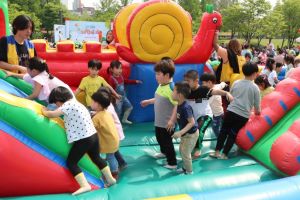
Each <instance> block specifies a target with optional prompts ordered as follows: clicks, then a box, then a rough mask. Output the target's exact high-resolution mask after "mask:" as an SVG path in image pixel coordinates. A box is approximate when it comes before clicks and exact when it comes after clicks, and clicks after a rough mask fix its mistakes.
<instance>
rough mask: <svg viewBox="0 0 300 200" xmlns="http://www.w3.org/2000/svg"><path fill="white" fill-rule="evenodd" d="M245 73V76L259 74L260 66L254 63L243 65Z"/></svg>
mask: <svg viewBox="0 0 300 200" xmlns="http://www.w3.org/2000/svg"><path fill="white" fill-rule="evenodd" d="M242 70H243V73H244V75H245V76H251V75H252V74H254V73H257V72H258V66H257V64H256V63H254V62H247V63H245V64H244V65H243V69H242Z"/></svg>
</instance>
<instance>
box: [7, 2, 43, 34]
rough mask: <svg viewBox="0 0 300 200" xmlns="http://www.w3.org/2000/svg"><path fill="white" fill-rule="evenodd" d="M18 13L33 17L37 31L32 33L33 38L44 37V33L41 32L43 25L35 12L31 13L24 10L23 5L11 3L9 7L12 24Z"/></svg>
mask: <svg viewBox="0 0 300 200" xmlns="http://www.w3.org/2000/svg"><path fill="white" fill-rule="evenodd" d="M18 15H27V16H29V17H30V18H31V19H32V21H33V23H34V25H35V32H34V33H33V34H32V38H41V37H42V33H41V32H40V27H41V22H40V19H39V18H38V17H37V16H36V15H35V14H34V13H29V12H26V11H24V10H22V7H21V6H20V5H18V4H10V5H9V7H8V18H9V23H10V24H12V22H13V20H14V19H15V18H16V17H17V16H18Z"/></svg>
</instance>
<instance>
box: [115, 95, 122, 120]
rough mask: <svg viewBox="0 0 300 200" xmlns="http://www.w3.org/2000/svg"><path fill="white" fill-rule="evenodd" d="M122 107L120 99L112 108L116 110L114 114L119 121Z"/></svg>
mask: <svg viewBox="0 0 300 200" xmlns="http://www.w3.org/2000/svg"><path fill="white" fill-rule="evenodd" d="M122 106H123V100H122V99H120V100H117V101H116V103H115V104H114V107H115V110H116V113H117V115H118V117H119V119H121V115H122Z"/></svg>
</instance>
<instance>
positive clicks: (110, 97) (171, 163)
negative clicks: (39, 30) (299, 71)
mask: <svg viewBox="0 0 300 200" xmlns="http://www.w3.org/2000/svg"><path fill="white" fill-rule="evenodd" d="M12 26H13V33H14V35H12V36H8V37H4V38H2V39H0V66H1V69H3V70H5V71H6V73H7V76H15V77H18V78H22V79H24V80H25V81H27V82H29V83H30V84H32V86H33V88H34V89H33V92H32V94H30V95H29V96H28V97H27V98H28V99H39V100H41V101H44V102H45V104H49V105H51V104H52V105H53V106H49V107H48V108H46V107H45V108H43V110H42V113H43V115H44V116H46V117H49V118H52V117H59V116H62V115H63V116H64V118H63V119H64V123H65V127H66V133H67V141H68V143H70V144H72V147H71V150H70V152H69V155H68V157H67V161H66V162H67V166H68V168H69V169H70V172H71V173H72V175H73V176H74V178H75V179H76V181H77V182H78V184H79V185H80V189H78V190H77V191H75V192H74V193H73V194H74V195H76V194H80V193H83V192H86V191H90V190H91V186H90V185H89V184H88V182H87V180H86V178H85V176H84V174H83V173H82V171H81V169H80V168H79V167H78V162H79V160H80V159H81V157H82V156H83V155H84V154H85V153H87V154H88V155H89V156H90V158H91V160H92V161H93V162H94V163H95V164H96V165H97V167H98V168H99V170H100V171H101V172H102V174H103V179H104V182H105V184H106V186H110V185H113V184H115V183H116V181H117V180H118V176H119V172H120V171H121V170H122V169H124V168H126V167H127V163H126V161H125V160H124V158H123V156H122V154H121V152H120V151H119V144H120V141H121V140H123V139H124V137H125V136H124V132H123V128H122V123H123V124H131V123H132V122H130V121H129V120H128V117H129V115H130V113H131V111H132V109H133V107H132V105H131V103H130V101H129V100H128V98H127V96H126V92H125V89H124V84H125V83H131V84H142V81H141V80H126V79H125V78H124V77H123V76H122V63H121V62H120V61H118V60H114V61H112V62H111V63H110V67H109V68H108V71H107V73H108V74H109V79H108V82H106V80H105V79H104V78H102V77H100V76H99V70H100V69H101V67H102V64H101V61H100V60H96V59H93V60H90V61H89V62H88V63H87V68H88V71H89V75H88V76H87V77H84V78H83V79H82V80H81V83H80V85H79V87H78V89H77V90H76V91H75V93H74V94H73V92H72V90H71V89H70V88H69V87H68V85H67V84H65V83H64V82H63V81H61V80H59V79H58V78H56V77H54V76H52V75H51V74H50V73H49V69H48V66H47V63H46V62H45V61H44V60H43V59H41V58H39V57H37V56H36V53H35V51H34V48H33V46H32V44H31V43H30V41H29V40H28V39H29V37H30V35H31V34H32V32H33V30H34V23H33V22H32V20H31V19H30V18H29V17H27V16H24V15H21V16H18V17H17V18H16V19H15V20H14V22H13V25H12ZM108 38H110V39H109V40H111V36H108ZM111 41H112V40H111ZM111 41H106V42H107V43H109V42H111ZM214 49H215V51H216V55H217V57H215V58H214V59H220V60H221V65H220V67H219V68H218V69H217V72H216V74H214V73H204V74H202V75H200V74H198V72H197V71H196V70H189V71H187V72H186V73H185V74H184V76H183V77H182V81H179V82H176V83H174V82H173V75H174V73H175V64H174V62H173V61H172V59H171V58H169V57H164V58H162V59H161V60H160V61H158V62H157V63H156V64H155V66H154V71H155V78H156V80H157V83H158V88H157V89H156V91H155V94H153V95H154V97H153V98H151V99H147V100H143V101H141V106H142V107H146V106H148V105H150V104H154V113H155V117H154V127H155V136H156V139H157V142H158V144H159V146H160V152H159V153H157V154H156V155H154V157H155V158H157V159H160V158H166V160H167V162H166V164H165V165H164V167H165V168H167V169H170V170H177V172H178V173H184V174H192V173H193V166H192V159H197V158H199V157H200V156H201V148H202V141H203V137H204V134H205V132H206V130H207V128H208V127H209V126H210V125H211V126H212V129H213V131H214V133H215V135H216V136H217V138H218V139H217V145H216V147H215V151H214V152H212V153H211V154H210V156H211V157H214V158H218V159H228V157H229V152H230V150H231V148H232V146H233V144H234V143H235V139H236V136H237V133H238V132H239V130H240V129H241V128H242V127H243V126H244V125H245V124H246V123H247V121H248V119H249V116H250V114H251V112H254V114H256V115H260V109H261V108H260V101H261V97H263V96H265V95H267V94H268V93H270V92H272V90H274V87H276V85H277V84H278V82H279V81H280V79H279V78H278V74H279V73H281V72H282V70H285V76H286V77H288V76H289V74H290V72H291V71H292V70H293V69H294V68H296V67H300V59H299V56H298V57H296V56H297V54H299V51H295V50H294V51H291V50H290V51H287V50H283V49H279V50H278V51H275V50H274V48H273V47H272V45H269V46H268V47H267V48H264V49H262V50H261V51H257V50H253V49H250V48H249V46H247V45H244V48H243V49H242V45H241V44H240V42H239V41H238V40H236V39H233V40H231V41H230V42H229V44H228V46H227V47H222V46H220V45H219V44H218V32H216V34H215V39H214ZM262 66H263V67H262ZM260 68H262V69H260ZM225 72H226V73H225ZM235 73H240V74H243V78H242V79H241V80H237V81H235V82H234V83H233V84H230V81H231V75H232V74H235ZM229 86H230V90H227V91H225V90H224V88H228V87H229ZM80 92H85V95H86V99H85V100H86V106H83V105H82V104H81V103H79V102H78V101H77V100H76V97H75V96H76V95H77V94H78V93H80ZM222 96H223V97H224V98H225V99H226V100H227V101H228V105H224V102H223V101H222ZM224 107H226V108H227V109H226V111H225V112H224ZM120 119H121V122H122V123H121V122H120ZM175 124H178V128H176V126H175ZM173 138H181V140H180V147H179V152H180V155H181V157H182V161H183V164H182V166H181V167H179V166H178V162H177V159H176V152H175V149H174V144H173V141H172V139H173ZM100 153H101V154H105V156H106V161H107V162H108V165H107V163H106V161H105V160H104V159H103V158H102V157H101V156H100Z"/></svg>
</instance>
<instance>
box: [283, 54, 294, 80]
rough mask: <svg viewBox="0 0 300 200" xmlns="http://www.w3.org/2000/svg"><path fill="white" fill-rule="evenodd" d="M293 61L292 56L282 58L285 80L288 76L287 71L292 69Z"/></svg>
mask: <svg viewBox="0 0 300 200" xmlns="http://www.w3.org/2000/svg"><path fill="white" fill-rule="evenodd" d="M294 60H295V59H294V56H293V55H289V54H288V55H286V56H285V57H284V63H285V66H286V72H285V73H286V75H285V78H286V77H287V76H288V75H289V71H290V70H291V69H293V68H294Z"/></svg>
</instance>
